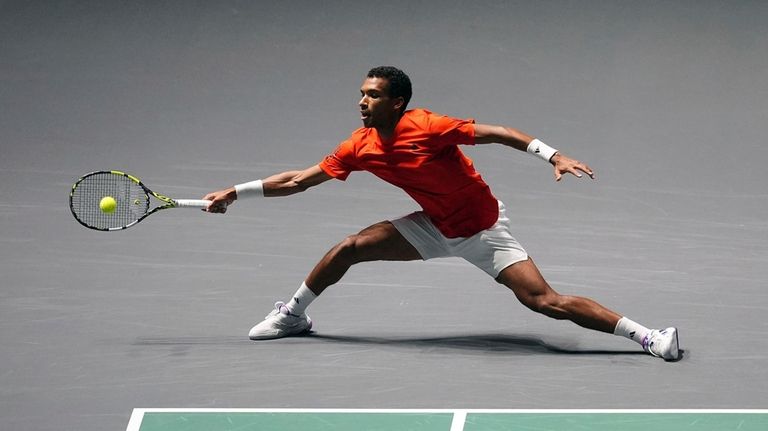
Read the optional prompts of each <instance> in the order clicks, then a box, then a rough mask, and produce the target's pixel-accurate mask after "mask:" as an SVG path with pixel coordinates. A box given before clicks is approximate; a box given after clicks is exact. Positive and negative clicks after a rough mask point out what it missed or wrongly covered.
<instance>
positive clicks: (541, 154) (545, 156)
mask: <svg viewBox="0 0 768 431" xmlns="http://www.w3.org/2000/svg"><path fill="white" fill-rule="evenodd" d="M526 151H528V152H529V153H531V154H533V155H534V156H536V157H538V158H540V159H542V160H544V161H545V162H548V161H549V160H550V159H551V158H552V156H554V155H555V153H557V150H556V149H554V148H552V147H550V146H549V145H547V144H545V143H543V142H541V141H539V140H538V139H534V140H533V141H531V143H530V144H528V148H527V149H526Z"/></svg>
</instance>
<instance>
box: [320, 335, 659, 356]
mask: <svg viewBox="0 0 768 431" xmlns="http://www.w3.org/2000/svg"><path fill="white" fill-rule="evenodd" d="M307 337H308V338H311V339H313V340H320V341H323V342H333V343H346V344H360V345H378V346H393V347H402V348H416V349H430V348H436V349H445V350H458V351H475V352H488V353H501V354H504V353H508V354H533V353H548V354H568V355H645V353H644V352H643V351H640V350H637V349H633V350H608V349H598V350H596V349H592V350H590V349H577V348H573V347H567V346H558V345H555V344H551V343H549V342H546V341H544V340H542V339H540V338H536V337H530V336H521V335H505V334H468V335H453V336H450V335H449V336H441V337H414V338H395V337H392V338H389V337H365V336H347V335H319V334H310V335H308V336H307Z"/></svg>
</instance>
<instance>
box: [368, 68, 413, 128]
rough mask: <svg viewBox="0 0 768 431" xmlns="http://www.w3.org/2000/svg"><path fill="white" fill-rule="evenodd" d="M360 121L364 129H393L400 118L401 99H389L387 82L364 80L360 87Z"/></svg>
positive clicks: (383, 79)
mask: <svg viewBox="0 0 768 431" xmlns="http://www.w3.org/2000/svg"><path fill="white" fill-rule="evenodd" d="M360 95H361V96H362V98H361V99H360V102H359V105H360V119H361V120H363V126H365V127H376V128H379V127H382V128H388V127H391V128H394V125H395V124H397V120H398V118H399V117H400V108H401V107H402V106H403V103H404V102H403V98H402V97H396V98H394V99H393V98H390V97H389V80H388V79H386V78H366V79H365V81H363V86H362V87H360Z"/></svg>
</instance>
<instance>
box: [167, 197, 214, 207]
mask: <svg viewBox="0 0 768 431" xmlns="http://www.w3.org/2000/svg"><path fill="white" fill-rule="evenodd" d="M175 202H176V207H177V208H208V205H210V204H211V201H209V200H204V199H176V200H175Z"/></svg>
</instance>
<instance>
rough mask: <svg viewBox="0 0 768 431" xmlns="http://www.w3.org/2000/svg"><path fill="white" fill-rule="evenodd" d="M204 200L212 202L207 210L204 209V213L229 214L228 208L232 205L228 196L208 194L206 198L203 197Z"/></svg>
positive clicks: (216, 193)
mask: <svg viewBox="0 0 768 431" xmlns="http://www.w3.org/2000/svg"><path fill="white" fill-rule="evenodd" d="M203 199H205V200H209V201H211V204H210V205H208V207H207V208H204V209H203V211H206V212H209V213H216V214H224V213H225V212H227V207H228V206H229V204H230V203H231V202H230V201H229V200H228V199H227V197H226V195H222V194H221V193H218V192H214V193H208V194H207V195H205V197H203Z"/></svg>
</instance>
